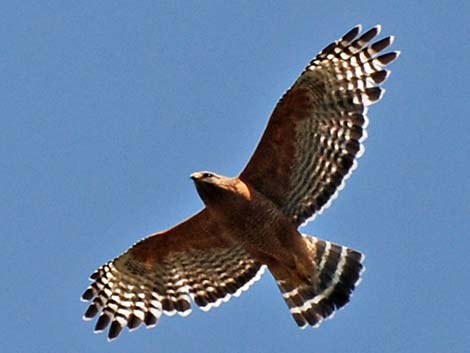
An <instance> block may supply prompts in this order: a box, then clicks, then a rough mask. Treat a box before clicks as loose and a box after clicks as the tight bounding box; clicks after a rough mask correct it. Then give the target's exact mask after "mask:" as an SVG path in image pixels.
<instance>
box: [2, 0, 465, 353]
mask: <svg viewBox="0 0 470 353" xmlns="http://www.w3.org/2000/svg"><path fill="white" fill-rule="evenodd" d="M468 4H469V3H468V2H466V1H448V2H435V3H434V4H433V3H432V2H431V1H429V2H419V1H417V2H410V1H397V2H391V1H387V2H379V3H377V2H370V1H353V2H349V1H348V2H335V1H330V2H327V1H321V2H320V1H303V2H302V1H292V2H289V3H288V4H287V2H283V1H282V2H281V1H280V2H264V1H263V2H261V1H260V2H256V4H254V2H252V1H247V2H241V3H238V4H236V5H234V4H231V5H227V4H222V2H216V1H210V2H203V1H202V2H197V3H196V2H194V3H187V2H167V3H165V4H164V3H161V2H157V1H139V2H134V1H75V2H72V1H69V2H64V1H23V2H14V1H2V2H1V3H0V43H1V50H0V97H1V99H0V102H1V103H0V106H1V113H0V188H1V192H0V217H1V221H0V235H1V239H2V248H1V257H0V276H1V283H2V286H1V290H0V306H1V307H0V308H1V313H2V320H1V324H0V344H1V347H0V350H1V351H2V352H5V353H11V352H61V353H64V352H65V353H69V352H70V353H75V352H77V353H78V352H87V353H88V352H90V353H91V352H130V351H134V352H218V353H220V352H270V353H271V352H272V353H274V352H323V353H327V352H361V353H368V352H371V353H372V352H373V353H376V352H383V353H389V352H390V353H392V352H393V353H396V352H427V353H431V352H436V353H437V352H451V353H453V352H468V351H469V346H470V315H469V314H470V312H469V306H468V300H469V296H470V294H469V293H470V281H469V272H470V260H469V253H470V182H469V173H470V167H469V165H470V164H469V161H470V137H469V131H470V108H469V97H470V90H469V81H470V77H469V76H470V40H469V38H468V35H469V32H470V26H469V23H470V6H469V5H468ZM357 23H362V24H363V25H365V26H367V27H369V26H372V25H375V24H377V23H381V24H382V25H383V32H382V33H383V35H388V34H394V35H396V42H395V45H394V48H395V49H400V50H402V55H401V57H400V58H399V59H398V60H397V62H395V63H394V64H392V65H391V69H392V71H393V72H392V76H391V77H390V79H389V81H387V82H386V84H385V87H386V89H387V92H386V94H385V97H384V99H383V100H382V101H381V102H380V103H379V104H378V105H375V106H374V107H372V108H371V110H370V112H369V117H370V126H369V129H368V132H369V138H368V140H367V141H366V153H365V155H364V156H363V157H362V158H361V160H360V163H359V168H358V170H357V171H356V172H355V173H354V175H353V177H352V178H351V179H349V182H348V183H347V186H346V188H345V190H343V191H342V192H341V193H340V195H339V198H338V199H337V200H336V201H335V202H334V203H333V205H332V207H331V208H329V209H328V210H327V211H326V212H325V213H324V214H323V215H322V216H320V217H318V218H317V219H316V220H315V221H314V222H312V223H310V224H309V225H308V226H307V227H305V228H304V229H303V231H304V232H306V233H309V234H314V235H318V236H320V237H322V238H325V239H328V240H331V241H335V242H337V243H340V244H345V245H349V246H352V247H354V248H357V249H360V250H361V251H363V252H364V253H365V254H366V256H367V257H366V262H365V264H366V267H367V271H366V272H365V274H364V276H363V281H362V283H361V285H360V286H359V288H358V289H357V290H356V291H355V295H354V297H353V299H352V302H351V303H350V304H349V305H348V306H346V308H345V309H344V310H341V311H340V312H339V313H337V315H336V316H335V318H334V319H333V320H329V321H326V322H325V323H324V324H323V325H322V326H321V328H319V329H315V330H312V329H307V330H303V331H302V330H299V329H298V328H297V326H296V325H295V323H294V321H293V319H292V318H291V316H290V314H289V311H288V310H287V306H286V305H285V303H284V302H283V299H282V297H281V295H280V293H279V292H278V289H277V287H276V285H275V283H274V281H273V279H272V277H271V276H270V275H269V274H267V275H265V276H264V278H263V279H262V280H261V281H260V282H259V283H257V284H256V285H254V286H253V287H252V289H251V290H250V291H249V292H247V293H245V294H243V295H242V296H241V297H240V298H237V299H233V300H232V301H230V302H229V303H227V304H224V305H222V306H221V307H220V308H218V309H214V310H213V311H211V312H209V313H203V312H202V311H200V310H198V309H195V310H194V311H193V313H192V314H191V315H190V316H189V317H187V318H180V317H171V318H169V317H164V318H162V320H161V322H160V324H159V326H157V328H155V329H152V330H146V329H143V328H141V329H139V330H137V331H135V332H133V333H131V334H129V333H128V332H127V331H126V332H123V334H122V335H121V337H120V338H119V339H118V340H117V341H114V342H112V343H108V342H107V340H106V336H105V335H104V334H101V335H95V334H93V326H94V323H90V322H83V321H82V319H81V316H82V314H83V312H84V311H85V310H86V304H84V303H82V302H80V300H79V297H80V295H81V294H82V292H83V290H84V289H85V288H86V286H87V284H88V276H89V275H90V274H91V273H92V272H93V271H94V270H95V268H97V267H98V266H100V265H101V264H102V263H104V262H106V261H107V260H109V259H111V258H113V257H115V256H117V255H119V254H120V253H122V252H123V251H125V250H126V249H127V248H128V247H129V246H130V245H132V244H133V243H134V242H135V241H137V240H138V239H140V238H142V237H144V236H146V235H147V234H150V233H152V232H154V231H157V230H161V229H165V228H168V227H170V226H171V225H173V224H175V223H178V222H179V221H180V220H182V219H183V218H186V217H188V216H189V215H191V214H192V213H194V212H195V211H197V210H199V209H200V208H201V206H202V203H201V201H200V199H199V197H198V196H197V194H196V191H195V190H194V187H193V184H192V182H191V181H190V179H189V174H190V173H191V172H194V171H198V170H201V169H208V170H214V171H217V172H219V173H221V174H225V175H235V174H237V173H238V172H239V171H240V170H241V168H242V167H243V166H244V164H245V162H246V161H247V160H248V158H249V157H250V155H251V153H252V151H253V149H254V148H255V145H256V144H257V142H258V139H259V138H260V136H261V133H262V132H263V129H264V127H265V125H266V122H267V119H268V117H269V114H270V113H271V111H272V109H273V107H274V105H275V104H276V102H277V100H278V99H279V97H280V96H281V95H282V94H283V92H284V91H285V90H286V89H287V88H288V87H289V86H290V85H291V84H292V83H293V81H294V80H295V79H296V78H297V76H298V74H299V73H300V72H301V71H302V69H303V68H304V66H305V65H306V64H307V62H308V61H309V60H310V59H311V58H312V57H313V56H314V55H315V54H316V53H317V52H318V51H319V50H320V49H322V48H323V47H324V46H326V45H327V44H329V43H330V42H331V41H333V40H335V39H337V38H338V37H339V36H340V35H342V34H343V33H345V32H346V31H348V30H349V29H350V28H351V27H352V26H354V25H355V24H357Z"/></svg>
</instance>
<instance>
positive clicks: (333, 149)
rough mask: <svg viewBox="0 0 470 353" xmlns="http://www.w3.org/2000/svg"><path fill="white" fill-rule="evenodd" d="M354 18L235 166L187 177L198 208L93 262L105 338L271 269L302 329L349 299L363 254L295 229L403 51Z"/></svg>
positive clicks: (350, 153) (347, 156)
mask: <svg viewBox="0 0 470 353" xmlns="http://www.w3.org/2000/svg"><path fill="white" fill-rule="evenodd" d="M360 32H361V27H360V26H356V27H354V28H353V29H352V30H351V31H349V32H348V33H346V34H345V35H344V36H343V37H342V38H340V39H339V40H338V41H336V42H334V43H332V44H330V45H328V46H327V47H326V48H325V49H323V50H322V51H321V52H320V53H319V54H318V55H317V56H316V57H315V58H314V59H313V61H312V62H311V63H310V64H309V65H308V66H307V68H306V69H305V71H304V72H303V73H302V74H301V76H300V77H299V79H298V80H297V81H296V82H295V83H294V85H293V86H292V88H291V89H289V90H288V91H287V92H286V93H285V94H284V96H283V97H282V99H281V100H280V102H279V103H278V104H277V106H276V108H275V110H274V112H273V114H272V116H271V118H270V120H269V123H268V126H267V128H266V131H265V132H264V135H263V137H262V138H261V141H260V143H259V145H258V147H257V148H256V151H255V153H254V155H253V157H252V158H251V160H250V161H249V163H248V165H247V166H246V168H245V169H244V170H243V171H242V173H241V174H240V175H239V176H238V177H235V178H228V177H224V176H221V175H217V174H215V173H210V172H199V173H194V174H192V175H191V178H192V179H193V181H194V183H195V185H196V189H197V191H198V193H199V195H200V197H201V199H202V200H203V202H204V204H205V208H204V209H203V210H202V211H200V212H199V213H197V214H196V215H194V216H192V217H191V218H189V219H187V220H186V221H184V222H182V223H180V224H178V225H177V226H175V227H174V228H171V229H169V230H166V231H163V232H159V233H156V234H153V235H151V236H150V237H148V238H146V239H144V240H142V241H140V242H138V243H137V244H135V245H134V246H133V247H132V248H131V249H130V250H128V251H127V252H126V253H124V254H123V255H121V256H119V257H117V258H116V259H114V260H112V261H110V262H108V263H107V264H105V265H103V266H102V267H100V268H99V269H98V270H97V271H96V272H95V273H94V274H92V276H91V281H92V283H91V285H90V286H89V287H88V289H87V290H86V291H85V293H84V294H83V296H82V298H83V299H84V300H86V301H89V300H91V301H92V303H91V305H90V306H89V307H88V310H87V311H86V313H85V315H84V318H85V319H91V318H93V317H95V316H96V315H97V314H99V318H98V321H97V322H96V327H95V331H96V332H100V331H103V330H104V329H105V328H106V327H107V326H108V325H109V324H110V328H109V333H108V338H109V339H113V338H116V337H117V336H118V335H119V333H120V332H121V330H122V329H123V328H124V327H125V326H127V327H128V328H129V329H130V330H132V329H135V328H137V327H138V326H139V325H140V324H141V323H144V324H145V325H146V326H148V327H151V326H154V325H156V324H157V322H158V320H159V319H160V316H161V315H162V313H163V314H167V315H173V314H175V313H178V314H180V315H182V316H185V315H187V314H189V313H190V311H191V301H194V302H195V303H196V304H197V305H198V306H199V307H200V308H201V309H203V310H208V309H210V308H212V307H214V306H218V305H219V304H220V303H221V302H225V301H227V300H229V299H230V298H231V297H232V296H237V295H239V294H240V293H241V292H242V291H243V290H246V289H247V288H248V287H249V286H250V285H251V284H252V283H253V282H255V281H256V280H257V279H259V278H260V276H261V274H262V273H263V270H264V269H265V268H266V267H267V268H268V269H269V271H271V273H272V274H273V276H274V278H275V279H276V281H277V283H278V286H279V288H280V290H281V292H282V295H283V297H284V299H285V301H286V302H287V305H288V306H289V308H290V311H291V313H292V315H293V317H294V319H295V321H296V323H297V324H298V325H299V326H300V327H305V326H307V325H311V326H317V325H319V324H320V323H321V322H322V320H323V319H325V318H328V317H330V316H331V315H332V314H333V313H334V311H335V309H338V308H340V307H342V306H343V305H345V304H346V303H347V302H348V301H349V297H350V295H351V292H352V291H353V290H354V288H355V286H356V285H357V282H358V280H359V277H360V273H361V271H362V269H363V266H362V264H361V262H362V260H363V255H362V254H361V253H359V252H358V251H355V250H352V249H350V248H347V247H345V246H340V245H335V244H332V243H330V242H328V241H324V240H320V239H318V238H316V237H313V236H307V235H303V234H301V233H299V231H298V229H297V228H298V227H299V226H300V225H301V224H302V223H304V222H305V221H306V220H307V219H308V218H309V217H312V216H315V215H316V214H318V213H321V212H322V210H323V209H324V208H325V207H327V206H328V205H329V204H330V202H331V200H333V199H334V197H335V196H336V194H337V192H338V191H339V190H341V189H342V187H343V185H344V181H345V179H346V178H347V177H348V176H349V175H350V174H351V172H352V171H353V170H354V168H355V167H356V159H357V158H358V157H359V156H360V154H361V153H362V150H363V148H362V144H361V143H362V141H363V140H364V139H365V137H366V131H365V129H366V126H367V117H366V112H367V107H368V106H369V105H371V104H373V103H375V102H377V101H378V100H379V99H380V98H381V97H382V94H383V89H382V88H380V85H381V84H382V83H383V82H384V81H385V79H386V78H387V77H388V74H389V72H388V71H386V70H384V69H383V68H384V67H385V66H386V65H387V64H389V63H391V62H392V61H393V60H394V59H395V58H397V56H398V54H399V52H398V51H394V52H389V53H386V54H381V52H382V51H383V50H384V49H386V48H387V47H389V46H390V45H391V44H392V42H393V37H392V36H390V37H386V38H384V39H382V40H379V41H376V42H375V43H373V44H371V41H372V39H373V38H375V37H376V36H377V35H378V34H379V32H380V26H376V27H373V28H372V29H370V30H369V31H367V32H365V33H364V34H361V33H360Z"/></svg>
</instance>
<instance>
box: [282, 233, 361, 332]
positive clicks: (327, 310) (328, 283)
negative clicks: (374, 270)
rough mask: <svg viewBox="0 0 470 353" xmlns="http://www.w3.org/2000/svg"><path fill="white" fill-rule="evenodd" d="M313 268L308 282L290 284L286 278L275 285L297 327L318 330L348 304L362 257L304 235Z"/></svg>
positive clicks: (354, 251) (348, 249) (341, 247)
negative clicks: (314, 268)
mask: <svg viewBox="0 0 470 353" xmlns="http://www.w3.org/2000/svg"><path fill="white" fill-rule="evenodd" d="M305 240H306V241H307V242H309V245H310V248H311V249H312V257H313V261H314V262H315V267H316V269H317V271H316V274H315V275H314V278H313V280H312V281H311V283H305V282H304V283H303V284H301V285H296V284H293V283H292V281H289V279H288V278H283V279H277V284H278V286H279V289H280V290H281V293H282V296H283V297H284V300H285V301H286V303H287V305H288V307H289V309H290V312H291V314H292V316H293V318H294V320H295V322H296V323H297V325H299V326H300V327H301V328H305V327H306V326H307V325H310V326H313V327H318V326H319V325H320V324H321V322H322V321H323V320H324V319H327V318H330V317H332V316H333V315H334V313H335V310H337V309H339V308H341V307H343V306H344V305H346V304H347V303H348V302H349V299H350V296H351V293H352V291H353V290H354V288H355V287H356V286H357V285H358V284H359V281H360V275H361V273H362V271H363V269H364V267H363V265H362V261H363V259H364V255H362V254H361V253H360V252H358V251H356V250H353V249H350V248H348V247H345V246H340V245H336V244H333V243H331V242H329V241H324V240H321V239H318V238H315V237H311V236H307V237H305Z"/></svg>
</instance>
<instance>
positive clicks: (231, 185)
mask: <svg viewBox="0 0 470 353" xmlns="http://www.w3.org/2000/svg"><path fill="white" fill-rule="evenodd" d="M205 175H209V176H205ZM191 178H192V179H193V180H194V182H195V184H196V188H197V190H198V192H199V195H200V196H201V199H202V200H203V201H204V203H205V205H206V209H207V212H208V213H209V214H211V215H212V217H213V218H214V219H217V220H218V223H219V225H221V226H223V227H225V229H227V231H226V232H224V234H227V235H228V236H229V237H230V238H231V239H230V240H231V241H233V242H235V243H239V244H241V245H242V246H243V248H244V249H245V250H246V252H247V253H249V254H250V255H251V256H252V257H253V258H254V259H255V260H256V261H258V262H261V263H263V264H265V265H268V267H269V269H270V271H271V272H273V273H279V274H281V273H282V274H283V273H290V274H291V276H292V277H300V278H303V279H304V280H306V281H310V279H311V278H312V275H314V273H315V268H314V263H313V262H312V261H311V258H312V254H311V251H312V249H311V248H310V247H309V244H308V243H307V242H305V239H304V238H303V237H302V235H301V234H300V233H299V232H298V230H297V227H296V226H295V225H294V224H293V223H292V221H291V220H290V219H288V218H287V217H286V216H285V215H284V214H283V213H282V211H281V210H280V209H279V208H278V207H277V206H276V205H275V204H274V203H273V202H272V201H270V200H269V199H267V198H266V197H265V196H263V195H262V194H261V193H259V192H258V191H257V190H256V189H255V188H254V187H252V186H251V185H250V184H248V183H245V182H243V181H242V180H240V179H239V178H226V177H223V176H220V175H216V174H213V173H208V172H200V173H194V174H193V175H192V176H191Z"/></svg>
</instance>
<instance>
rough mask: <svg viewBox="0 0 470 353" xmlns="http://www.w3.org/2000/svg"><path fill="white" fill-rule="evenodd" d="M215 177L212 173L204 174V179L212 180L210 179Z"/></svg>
mask: <svg viewBox="0 0 470 353" xmlns="http://www.w3.org/2000/svg"><path fill="white" fill-rule="evenodd" d="M213 176H214V175H213V174H212V173H204V174H202V177H203V178H210V177H213Z"/></svg>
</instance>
